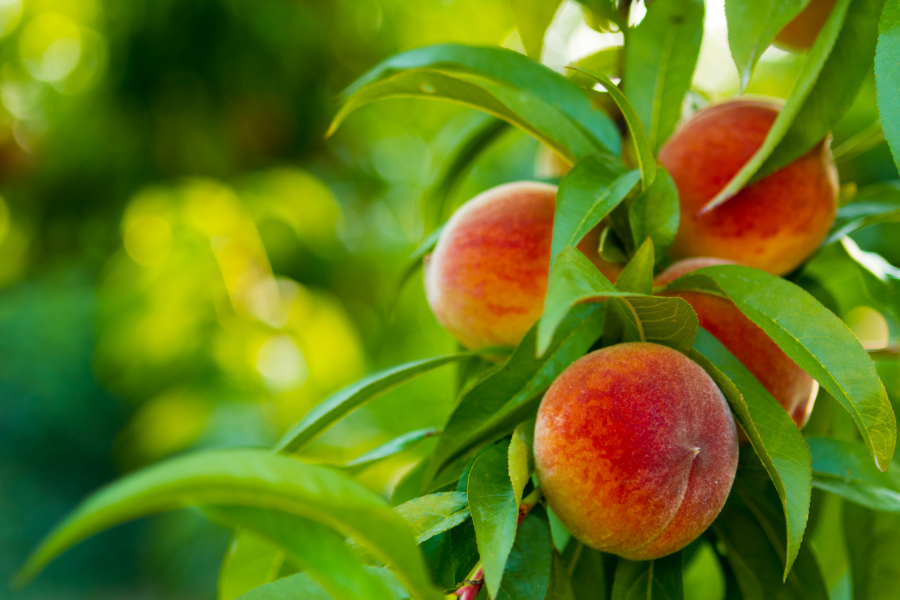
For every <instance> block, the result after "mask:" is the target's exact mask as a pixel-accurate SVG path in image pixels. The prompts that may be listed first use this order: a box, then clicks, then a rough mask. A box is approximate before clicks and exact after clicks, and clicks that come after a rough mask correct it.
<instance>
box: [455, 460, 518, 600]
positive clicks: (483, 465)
mask: <svg viewBox="0 0 900 600" xmlns="http://www.w3.org/2000/svg"><path fill="white" fill-rule="evenodd" d="M468 494H469V509H470V510H471V511H472V523H473V524H474V525H475V537H476V539H477V541H478V553H479V554H480V555H481V564H482V565H483V567H484V583H485V586H486V587H487V590H488V593H489V594H490V595H491V597H492V598H496V597H497V591H498V590H499V589H500V580H501V578H502V577H503V569H504V566H505V565H506V559H507V558H508V557H509V553H510V550H512V547H513V541H514V540H515V537H516V521H517V520H518V517H519V509H518V502H517V501H516V494H515V491H514V490H513V486H512V482H511V481H510V479H509V470H508V466H507V446H506V445H505V444H502V443H501V444H495V445H494V446H491V447H490V448H489V449H488V450H487V451H486V452H484V453H483V454H482V455H481V456H480V457H478V460H476V461H475V464H474V465H473V466H472V471H471V472H470V473H469V487H468Z"/></svg>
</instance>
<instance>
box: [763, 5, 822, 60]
mask: <svg viewBox="0 0 900 600" xmlns="http://www.w3.org/2000/svg"><path fill="white" fill-rule="evenodd" d="M836 1H837V0H810V3H809V4H807V5H806V7H805V8H804V9H803V10H801V11H800V13H799V14H798V15H797V16H796V17H794V18H793V20H791V22H790V23H788V24H787V25H785V26H784V29H782V30H781V31H779V32H778V35H776V36H775V44H776V45H777V46H779V47H781V48H784V49H786V50H794V51H800V50H809V49H810V48H812V46H813V44H815V43H816V38H817V37H818V36H819V32H820V31H822V27H823V26H824V25H825V21H827V20H828V16H829V15H830V14H831V11H832V10H833V9H834V4H835V2H836Z"/></svg>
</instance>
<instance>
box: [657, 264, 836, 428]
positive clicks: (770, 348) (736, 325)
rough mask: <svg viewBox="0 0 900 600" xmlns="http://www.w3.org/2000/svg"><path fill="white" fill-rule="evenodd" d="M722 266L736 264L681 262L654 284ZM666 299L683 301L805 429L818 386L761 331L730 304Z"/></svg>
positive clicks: (692, 297)
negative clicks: (702, 269) (692, 272)
mask: <svg viewBox="0 0 900 600" xmlns="http://www.w3.org/2000/svg"><path fill="white" fill-rule="evenodd" d="M721 264H733V263H731V261H727V260H721V259H716V258H691V259H688V260H682V261H679V262H677V263H675V264H673V265H672V266H671V267H669V268H668V269H666V270H665V271H663V272H662V273H661V274H660V275H659V277H657V278H656V281H655V282H654V283H655V285H657V286H661V285H666V284H668V283H671V282H672V281H675V280H676V279H678V278H679V277H681V276H682V275H685V274H687V273H690V272H691V271H693V270H695V269H700V268H702V267H709V266H713V265H721ZM667 295H671V296H680V297H681V298H684V299H685V300H686V301H687V302H688V303H689V304H690V305H691V306H692V307H693V308H694V312H696V313H697V318H698V319H699V320H700V326H701V327H703V328H704V329H706V330H707V331H709V332H710V333H711V334H712V335H713V336H715V338H716V339H718V340H719V341H720V342H722V344H723V345H724V346H725V347H726V348H728V350H729V351H730V352H731V353H732V354H734V356H735V357H736V358H737V359H738V360H740V361H741V362H742V363H743V364H744V366H745V367H747V369H748V370H749V371H750V372H751V373H753V375H754V376H755V377H756V378H757V379H758V380H759V382H760V383H761V384H762V385H763V387H764V388H766V390H768V392H769V393H770V394H772V396H773V397H774V398H775V400H777V401H778V403H779V404H780V405H781V406H783V407H784V409H785V410H786V411H787V412H788V414H790V415H791V418H792V419H793V420H794V422H795V423H796V424H797V428H798V429H799V428H802V427H803V426H804V425H806V421H808V420H809V415H810V413H811V412H812V408H813V403H814V402H815V399H816V393H817V392H818V391H819V384H818V383H817V382H816V380H815V379H813V378H812V377H810V376H809V375H807V374H806V372H805V371H804V370H803V369H801V368H800V367H798V366H797V363H795V362H794V361H792V360H791V359H790V358H788V356H787V355H786V354H785V353H784V352H783V351H782V350H781V348H779V347H778V346H777V345H776V344H775V342H773V341H772V340H771V339H770V338H769V336H767V335H766V334H765V332H763V330H762V329H760V328H759V327H757V325H756V324H755V323H753V321H751V320H750V319H748V318H747V317H745V316H744V315H743V313H741V311H740V310H738V308H737V307H736V306H735V305H734V304H732V303H731V301H730V300H726V299H724V298H720V297H718V296H712V295H710V294H704V293H702V292H672V293H670V294H667ZM739 437H740V439H741V441H742V442H746V441H747V438H746V437H745V436H744V432H743V431H741V432H739Z"/></svg>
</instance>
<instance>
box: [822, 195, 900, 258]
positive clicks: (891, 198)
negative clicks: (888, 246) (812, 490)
mask: <svg viewBox="0 0 900 600" xmlns="http://www.w3.org/2000/svg"><path fill="white" fill-rule="evenodd" d="M897 222H900V183H898V182H894V181H890V182H881V183H876V184H874V185H870V186H867V187H865V188H863V189H861V190H860V191H859V193H858V194H857V196H856V199H855V200H854V201H853V202H851V203H850V204H847V205H845V206H842V207H840V208H839V209H838V212H837V218H835V220H834V225H832V227H831V232H830V233H829V234H828V237H827V238H826V239H825V241H824V242H822V245H823V246H827V245H828V244H831V243H834V242H836V241H837V240H839V239H841V238H842V237H844V236H845V235H850V234H851V233H853V232H854V231H857V230H859V229H862V228H864V227H868V226H869V225H876V224H878V223H897Z"/></svg>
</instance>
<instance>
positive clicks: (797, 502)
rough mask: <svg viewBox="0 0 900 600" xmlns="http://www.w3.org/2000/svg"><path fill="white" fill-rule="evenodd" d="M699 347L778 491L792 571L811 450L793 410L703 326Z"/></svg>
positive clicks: (803, 512)
mask: <svg viewBox="0 0 900 600" xmlns="http://www.w3.org/2000/svg"><path fill="white" fill-rule="evenodd" d="M694 349H695V350H696V352H695V353H693V354H692V355H691V357H692V358H693V359H694V360H695V361H697V362H698V363H699V364H700V365H701V366H702V367H703V368H704V369H706V370H707V372H709V374H710V376H711V377H712V378H713V379H714V380H715V382H716V383H717V384H718V386H719V388H720V389H721V390H722V392H723V393H724V394H725V398H726V399H727V400H728V404H729V405H730V406H731V410H732V412H733V413H734V415H735V416H736V417H737V420H738V422H739V423H740V424H741V427H743V429H744V432H745V433H746V434H747V438H748V439H749V440H750V443H751V444H752V446H753V450H754V451H756V454H757V456H759V458H760V460H761V461H762V464H763V466H764V467H765V469H766V471H768V473H769V477H770V478H771V479H772V483H773V484H774V485H775V489H776V491H777V492H778V497H779V499H780V500H781V505H782V508H783V509H784V516H785V525H786V527H787V529H786V530H785V533H786V536H787V537H786V560H785V575H787V572H788V571H790V569H791V566H792V565H793V564H794V560H796V558H797V554H798V553H799V552H800V543H801V541H802V540H803V533H804V531H805V530H806V522H807V519H808V517H809V501H810V494H811V493H812V467H811V465H810V456H809V449H808V448H807V446H806V443H805V442H804V441H803V436H801V435H800V432H799V431H798V430H797V427H796V425H795V424H794V420H793V419H791V417H790V415H789V414H788V413H787V411H785V410H784V408H782V407H781V405H780V404H778V401H777V400H775V398H773V397H772V395H771V394H769V392H768V391H767V390H766V388H764V387H763V386H762V384H761V383H760V382H759V381H758V380H757V379H756V378H755V377H754V376H753V374H752V373H750V371H748V370H747V368H746V367H745V366H744V365H743V364H742V363H741V362H740V361H739V360H738V359H737V358H735V357H734V355H733V354H731V352H729V351H728V349H727V348H725V346H723V345H722V343H721V342H719V340H717V339H716V338H714V337H713V336H712V335H711V334H710V333H709V332H707V331H706V330H705V329H702V330H700V331H699V332H698V333H697V339H696V340H695V341H694ZM698 353H699V354H700V356H697V354H698Z"/></svg>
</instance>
